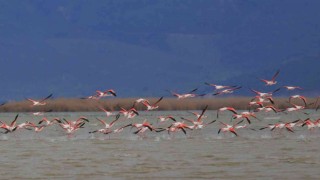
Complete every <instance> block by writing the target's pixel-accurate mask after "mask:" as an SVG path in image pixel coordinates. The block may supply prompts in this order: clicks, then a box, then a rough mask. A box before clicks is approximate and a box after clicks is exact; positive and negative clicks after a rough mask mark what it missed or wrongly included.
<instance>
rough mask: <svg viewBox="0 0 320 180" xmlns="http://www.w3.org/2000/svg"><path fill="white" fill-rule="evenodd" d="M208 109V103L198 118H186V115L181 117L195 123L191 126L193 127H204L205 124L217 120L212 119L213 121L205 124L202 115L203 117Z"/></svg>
mask: <svg viewBox="0 0 320 180" xmlns="http://www.w3.org/2000/svg"><path fill="white" fill-rule="evenodd" d="M207 109H208V105H207V106H206V107H205V108H204V109H203V110H202V112H201V114H200V115H199V117H198V119H197V120H191V119H186V118H184V117H181V119H183V120H186V121H189V122H191V123H192V124H193V127H190V126H189V127H190V128H191V129H202V128H203V127H204V126H207V125H209V124H212V123H214V122H215V121H216V120H213V121H211V122H209V123H207V124H203V121H202V117H203V114H204V113H205V112H206V110H207Z"/></svg>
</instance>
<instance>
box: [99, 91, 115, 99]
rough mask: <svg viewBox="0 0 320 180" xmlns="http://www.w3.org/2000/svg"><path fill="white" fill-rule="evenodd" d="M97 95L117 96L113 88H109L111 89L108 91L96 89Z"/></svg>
mask: <svg viewBox="0 0 320 180" xmlns="http://www.w3.org/2000/svg"><path fill="white" fill-rule="evenodd" d="M96 96H97V97H98V98H102V97H107V96H115V97H116V96H117V94H116V92H115V91H114V90H113V89H109V90H106V91H103V92H102V91H99V90H97V91H96Z"/></svg>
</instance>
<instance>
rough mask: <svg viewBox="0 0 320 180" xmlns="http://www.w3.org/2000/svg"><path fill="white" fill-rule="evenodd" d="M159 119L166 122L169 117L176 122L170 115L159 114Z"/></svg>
mask: <svg viewBox="0 0 320 180" xmlns="http://www.w3.org/2000/svg"><path fill="white" fill-rule="evenodd" d="M158 119H159V120H160V123H162V122H166V121H168V120H169V119H171V120H172V121H175V122H176V119H175V118H174V117H173V116H170V115H169V116H159V117H158Z"/></svg>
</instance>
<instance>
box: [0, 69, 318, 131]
mask: <svg viewBox="0 0 320 180" xmlns="http://www.w3.org/2000/svg"><path fill="white" fill-rule="evenodd" d="M279 72H280V71H279V70H278V71H277V72H276V73H275V74H274V76H273V77H272V79H271V80H266V79H260V80H261V81H262V82H263V83H265V85H266V86H274V85H276V84H277V81H276V78H277V76H278V75H279ZM205 84H206V85H208V86H211V87H213V88H214V90H213V95H215V96H221V95H223V94H230V93H233V92H234V91H235V90H238V89H240V88H241V86H224V85H217V84H210V83H207V82H206V83H205ZM282 88H285V89H286V90H288V91H295V90H303V89H302V88H301V87H299V86H283V87H280V88H277V89H276V90H274V91H272V92H259V91H257V90H254V89H251V91H252V93H253V94H254V97H253V98H252V99H251V101H250V102H249V103H248V105H249V106H250V110H248V111H238V110H236V109H235V108H233V107H221V108H219V109H218V110H217V114H216V116H214V117H216V118H215V119H211V120H208V119H209V118H208V116H207V115H206V112H207V109H208V106H205V108H204V109H203V110H202V111H201V112H200V113H197V112H191V113H192V114H193V116H194V118H185V117H180V119H179V120H178V118H177V117H174V116H173V115H163V116H159V117H157V121H156V123H154V124H152V123H150V122H149V121H148V120H147V119H144V120H143V122H140V123H133V122H134V121H132V119H134V118H135V117H136V116H139V112H138V111H137V110H136V108H135V106H136V105H137V104H142V105H143V106H145V108H146V111H153V110H156V109H158V108H159V103H160V102H161V101H162V100H163V97H161V98H159V99H158V100H157V101H156V102H153V103H151V102H150V101H148V100H147V99H144V98H140V99H137V100H135V101H134V103H133V106H132V107H131V108H129V109H125V108H122V107H120V108H121V109H120V111H118V112H110V111H108V110H106V109H104V108H103V107H99V109H100V110H101V111H102V112H104V113H105V116H106V118H107V119H109V118H112V121H111V122H110V123H108V122H106V120H104V119H101V118H96V119H95V120H89V119H88V118H87V117H84V116H81V117H80V118H78V119H76V120H67V119H66V118H58V117H55V118H53V119H48V118H47V117H45V112H36V113H33V115H34V116H43V117H42V119H41V120H40V121H39V122H37V123H34V122H30V121H26V122H23V123H20V124H18V123H17V121H18V117H19V114H17V115H16V116H15V118H14V119H13V121H12V122H11V123H6V122H4V121H1V120H0V124H1V125H0V128H1V129H2V131H1V133H3V134H7V133H14V132H17V131H21V130H29V131H34V132H37V133H39V132H42V131H44V130H45V129H46V128H48V127H50V126H52V125H55V126H58V127H60V128H61V129H62V130H63V131H64V132H65V134H67V135H73V134H74V133H75V132H77V131H78V130H81V129H83V128H85V127H86V124H87V123H88V122H89V121H96V122H98V123H99V124H101V127H100V128H97V129H95V130H93V131H90V132H89V133H90V134H94V133H101V134H116V133H121V132H122V131H123V130H124V129H126V128H131V129H132V128H134V129H135V130H134V132H133V133H134V134H136V135H139V136H140V137H146V134H147V133H148V132H151V131H153V132H156V133H161V132H167V133H168V134H174V133H177V132H182V133H184V134H186V135H187V134H188V131H192V130H199V129H203V128H206V127H207V126H210V125H212V124H214V123H215V124H217V123H218V124H219V130H218V132H217V133H218V134H220V133H221V132H222V133H232V134H233V135H232V136H238V135H239V134H238V132H237V130H238V129H242V128H248V129H251V130H254V131H258V130H266V129H269V130H270V131H272V132H275V131H277V132H281V131H282V130H286V131H288V132H290V133H294V132H295V130H296V128H303V127H306V128H307V129H308V130H310V131H313V130H314V129H316V128H319V127H320V118H319V119H316V120H312V119H311V118H310V117H309V118H306V119H292V120H290V121H289V122H278V123H275V124H268V125H266V126H264V127H259V128H256V129H254V128H252V127H250V125H251V123H252V121H253V120H259V121H261V120H260V119H259V118H258V117H257V114H258V113H260V112H265V113H284V114H289V113H292V112H300V113H303V114H305V115H308V113H306V112H304V111H302V110H304V109H306V108H308V106H309V105H313V106H314V107H317V104H318V99H317V101H316V102H313V103H309V102H308V101H307V98H306V97H304V96H302V95H293V96H290V97H289V99H288V103H289V104H290V105H291V107H288V108H286V109H278V108H276V107H275V106H274V104H275V102H274V100H273V94H274V93H276V92H277V91H279V90H280V89H282ZM168 91H169V90H168ZM196 91H197V89H194V90H192V91H190V92H188V93H185V94H178V93H176V92H173V91H169V92H170V93H171V94H172V95H173V96H175V97H176V98H177V99H185V98H194V97H199V96H204V94H196ZM108 96H113V97H115V96H117V94H116V92H115V91H114V90H112V89H109V90H107V91H96V94H94V95H92V96H88V97H85V98H82V99H94V100H99V99H101V98H104V97H108ZM51 97H52V94H50V95H49V96H47V97H45V98H43V99H41V100H34V99H30V98H26V99H27V100H28V101H29V102H30V103H31V106H45V105H46V100H47V99H49V98H51ZM213 100H214V99H213ZM318 108H319V106H318V107H317V108H315V109H316V110H318ZM224 111H226V112H224ZM223 112H224V115H227V114H226V113H227V112H228V113H230V119H231V121H232V123H231V124H227V123H226V122H222V120H220V118H221V113H223ZM120 121H122V123H119V122H120ZM155 124H156V125H155ZM116 125H117V126H116Z"/></svg>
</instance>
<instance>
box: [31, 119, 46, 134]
mask: <svg viewBox="0 0 320 180" xmlns="http://www.w3.org/2000/svg"><path fill="white" fill-rule="evenodd" d="M30 126H31V127H33V128H34V131H35V132H37V133H38V132H41V131H42V130H43V129H44V128H45V127H46V126H45V125H42V126H37V125H35V124H34V123H32V122H31V123H30Z"/></svg>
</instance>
